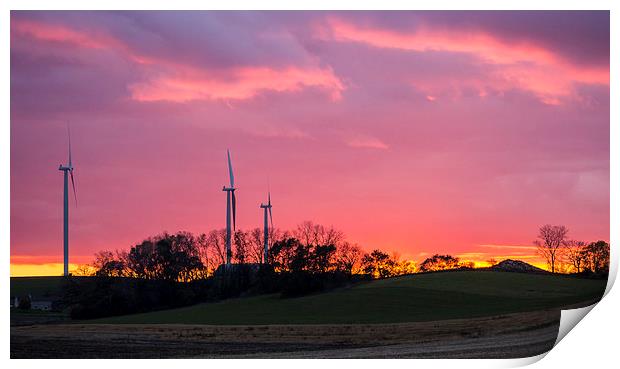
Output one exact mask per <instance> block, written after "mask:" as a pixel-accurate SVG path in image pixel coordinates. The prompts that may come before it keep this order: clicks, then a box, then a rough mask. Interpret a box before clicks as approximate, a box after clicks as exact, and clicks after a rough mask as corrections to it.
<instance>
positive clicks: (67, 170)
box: [58, 125, 77, 277]
mask: <svg viewBox="0 0 620 369" xmlns="http://www.w3.org/2000/svg"><path fill="white" fill-rule="evenodd" d="M67 136H68V137H69V163H68V164H67V165H62V164H60V166H59V167H58V170H61V171H63V174H64V185H63V190H64V193H63V213H64V217H63V227H62V229H63V254H64V255H63V256H64V271H63V275H64V276H65V277H67V276H69V178H68V177H69V176H71V186H72V187H73V197H74V199H75V206H77V195H76V193H75V180H74V179H73V163H72V162H71V131H70V130H69V126H68V125H67Z"/></svg>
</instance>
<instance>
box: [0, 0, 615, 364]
mask: <svg viewBox="0 0 620 369" xmlns="http://www.w3.org/2000/svg"><path fill="white" fill-rule="evenodd" d="M138 4H139V3H138V2H129V1H127V0H91V1H88V2H80V1H77V0H73V1H71V0H57V1H44V0H23V1H13V0H9V1H4V2H2V5H0V7H2V11H1V12H0V37H1V40H2V59H1V63H2V76H3V77H4V78H3V79H2V80H3V81H4V84H3V86H2V89H1V90H0V91H1V94H2V98H1V101H0V104H1V109H0V111H1V112H2V123H1V124H0V132H1V133H0V173H1V174H0V175H1V176H2V181H0V201H1V205H2V207H1V210H0V223H1V224H2V228H0V229H2V232H0V240H1V245H2V246H3V247H4V252H5V254H4V255H5V260H4V263H3V264H2V270H3V271H4V275H5V276H6V277H5V278H0V286H1V287H2V288H1V289H2V291H5V293H6V292H7V291H9V278H8V276H9V275H10V272H9V262H10V247H9V245H10V239H9V232H8V230H9V229H10V227H9V224H10V223H9V221H10V187H9V184H10V170H9V165H10V148H9V146H10V124H9V122H10V112H9V109H10V104H9V96H10V84H9V81H10V70H9V66H10V62H9V58H10V48H9V42H10V37H9V36H10V35H9V20H10V13H9V10H10V9H41V10H43V9H49V10H52V9H55V10H61V9H84V10H86V9H92V10H99V9H141V8H145V7H144V6H145V5H148V7H149V8H151V9H259V8H260V9H297V10H306V9H316V10H320V9H325V10H338V9H420V10H423V9H436V10H448V9H454V10H461V9H471V10H474V9H497V10H528V9H532V10H554V9H572V10H584V9H591V10H592V9H598V10H611V40H615V41H617V40H618V39H619V38H618V27H617V23H618V21H619V20H620V17H619V16H618V14H617V12H618V10H619V9H620V6H619V5H618V4H619V2H617V1H613V0H589V1H586V0H582V1H577V0H564V1H556V2H553V1H545V0H521V1H518V2H517V1H502V2H500V1H497V0H495V1H493V0H470V1H467V2H465V1H459V0H434V1H417V2H413V1H403V0H382V1H374V2H370V1H364V0H358V1H338V0H313V1H297V2H291V1H284V0H271V1H265V0H263V1H261V2H258V3H257V2H256V1H249V0H245V1H244V0H237V1H229V2H225V3H224V2H218V3H215V2H212V3H209V2H204V1H198V0H175V1H170V0H151V1H149V2H144V3H143V5H142V6H140V5H138ZM257 5H260V6H257ZM616 44H617V42H616ZM617 54H618V48H617V47H615V46H614V42H613V41H612V42H611V59H612V60H611V64H610V65H611V98H610V101H612V102H616V97H617V94H616V93H615V91H617V88H618V78H617V74H616V73H615V72H616V71H617V66H618V55H617ZM610 113H611V116H610V119H611V120H610V122H611V127H610V129H611V132H610V139H611V146H610V147H611V163H610V165H611V173H610V175H611V193H610V199H611V214H610V224H611V225H614V226H612V227H611V235H610V243H611V245H612V267H611V273H610V281H609V283H608V290H607V293H608V294H607V296H606V297H605V299H604V300H603V301H602V302H601V303H600V304H598V305H597V306H596V307H595V308H594V309H593V311H594V312H593V313H592V314H588V316H587V317H586V318H585V319H584V322H583V323H581V324H579V325H578V326H577V327H576V328H575V333H571V334H568V336H567V337H566V338H565V339H564V340H562V342H561V343H560V344H559V345H558V346H557V347H556V348H554V349H553V350H551V351H550V353H549V354H548V355H547V356H548V357H547V358H546V359H545V360H542V361H540V362H538V364H537V365H538V366H539V367H542V368H545V367H547V368H555V367H569V368H579V367H593V366H600V367H603V366H608V365H611V363H614V362H616V361H617V356H616V355H615V354H616V350H617V345H616V344H615V338H616V337H617V336H618V325H619V324H618V316H617V314H618V312H620V295H619V293H618V292H617V291H614V290H612V291H609V288H610V287H611V285H613V282H614V280H615V276H616V273H617V268H618V255H617V252H615V251H616V250H615V247H617V244H618V240H619V239H620V238H619V234H618V233H619V232H620V228H619V227H618V225H620V216H619V215H620V213H619V211H620V210H619V206H618V205H619V204H618V201H619V199H618V193H617V192H618V191H617V189H618V188H620V181H619V177H618V176H619V173H618V158H620V148H619V147H618V144H619V140H618V134H619V128H618V124H620V120H619V117H618V106H617V104H611V112H610ZM3 306H4V307H3V308H2V309H3V310H2V311H3V318H2V322H3V327H4V331H3V332H4V334H3V335H2V350H3V358H4V360H6V361H9V359H8V358H9V356H10V353H9V334H10V332H9V311H8V306H6V305H3ZM544 356H545V355H541V356H540V357H536V358H528V359H518V360H460V361H458V362H455V361H453V360H416V361H415V363H413V362H410V361H409V360H390V361H389V362H381V363H379V362H377V361H375V360H358V361H356V362H355V363H351V362H344V361H341V360H338V361H335V360H323V361H321V362H320V363H317V362H315V361H311V360H297V361H295V362H292V361H290V360H277V361H264V360H250V361H248V360H244V361H233V360H226V361H225V362H223V361H219V360H218V361H217V362H214V361H209V362H208V363H207V362H205V361H188V360H183V361H177V360H172V361H171V360H149V363H148V365H149V366H151V367H152V368H166V369H167V368H169V367H170V366H185V365H191V366H203V365H209V366H218V365H226V366H231V367H236V366H241V365H243V366H244V367H247V366H251V367H255V366H259V367H260V366H265V367H267V366H269V367H272V368H273V367H282V368H286V369H290V367H291V366H293V365H294V366H295V367H296V368H299V369H302V368H313V369H314V367H315V366H316V365H317V364H318V365H321V366H325V365H327V366H334V367H335V366H342V365H343V364H344V365H351V364H353V365H356V366H359V367H362V368H363V367H368V368H370V367H376V366H377V365H389V366H396V367H410V366H411V365H419V366H422V367H429V366H432V367H437V368H448V367H454V366H459V367H461V368H486V367H514V366H521V365H527V364H530V363H533V362H536V361H538V360H539V359H540V358H541V357H544ZM6 364H8V365H9V367H16V368H30V367H35V366H36V367H40V366H42V365H44V366H45V367H48V368H55V367H60V366H62V367H63V368H67V367H76V368H78V367H83V366H89V367H94V368H106V369H107V368H108V367H109V365H110V364H111V362H109V361H108V360H91V361H88V362H85V361H83V360H48V361H44V362H42V361H36V360H12V361H9V362H7V363H6ZM113 365H115V366H117V365H121V366H130V365H131V366H133V365H136V363H135V362H128V361H118V360H117V361H114V364H113Z"/></svg>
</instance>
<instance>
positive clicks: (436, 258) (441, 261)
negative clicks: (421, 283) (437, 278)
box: [420, 254, 461, 272]
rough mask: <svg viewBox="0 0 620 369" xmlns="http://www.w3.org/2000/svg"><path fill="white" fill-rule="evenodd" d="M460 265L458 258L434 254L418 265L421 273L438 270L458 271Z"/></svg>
mask: <svg viewBox="0 0 620 369" xmlns="http://www.w3.org/2000/svg"><path fill="white" fill-rule="evenodd" d="M460 267H461V265H460V263H459V258H455V257H454V256H452V255H440V254H435V255H433V256H431V257H430V258H426V259H425V260H424V261H423V262H422V264H420V271H421V272H432V271H439V270H449V269H458V268H460Z"/></svg>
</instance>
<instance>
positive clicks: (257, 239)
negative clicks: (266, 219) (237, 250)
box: [248, 227, 265, 263]
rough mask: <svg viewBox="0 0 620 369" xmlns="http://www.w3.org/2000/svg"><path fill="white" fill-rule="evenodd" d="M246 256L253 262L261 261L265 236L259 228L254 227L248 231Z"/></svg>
mask: <svg viewBox="0 0 620 369" xmlns="http://www.w3.org/2000/svg"><path fill="white" fill-rule="evenodd" d="M248 233H249V237H248V241H249V245H248V258H249V259H250V260H251V261H252V262H254V263H262V262H263V256H264V253H265V238H264V235H263V233H264V232H263V230H262V229H261V228H258V227H257V228H254V229H252V230H251V231H249V232H248Z"/></svg>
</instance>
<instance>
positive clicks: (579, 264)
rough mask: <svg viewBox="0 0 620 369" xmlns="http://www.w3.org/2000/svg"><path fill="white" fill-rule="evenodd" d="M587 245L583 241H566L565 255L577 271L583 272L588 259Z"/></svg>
mask: <svg viewBox="0 0 620 369" xmlns="http://www.w3.org/2000/svg"><path fill="white" fill-rule="evenodd" d="M585 246H586V243H585V242H583V241H576V240H568V241H566V242H565V243H564V255H566V260H568V262H569V263H570V265H571V266H572V267H573V268H574V269H575V271H576V272H577V273H581V270H582V268H583V265H584V263H585V261H586V253H585V252H584V248H585Z"/></svg>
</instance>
